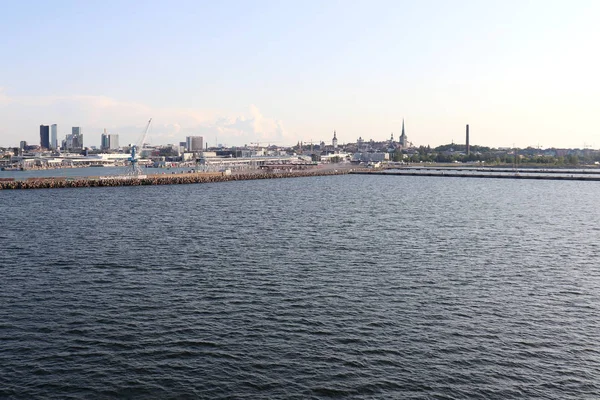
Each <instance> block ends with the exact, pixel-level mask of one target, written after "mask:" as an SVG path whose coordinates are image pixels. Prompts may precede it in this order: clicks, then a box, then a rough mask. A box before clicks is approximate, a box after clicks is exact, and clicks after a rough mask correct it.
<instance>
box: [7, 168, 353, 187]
mask: <svg viewBox="0 0 600 400" xmlns="http://www.w3.org/2000/svg"><path fill="white" fill-rule="evenodd" d="M348 172H350V170H347V169H338V170H332V169H327V170H317V171H290V172H255V173H239V174H231V175H226V174H224V173H220V172H219V173H189V174H174V175H148V176H144V177H135V176H131V177H127V176H114V177H90V178H76V179H73V178H64V177H57V178H29V179H27V180H25V181H17V180H12V179H4V180H0V190H6V189H8V190H10V189H58V188H89V187H108V186H147V185H186V184H194V183H214V182H228V181H240V180H251V179H281V178H299V177H306V176H325V175H344V174H347V173H348Z"/></svg>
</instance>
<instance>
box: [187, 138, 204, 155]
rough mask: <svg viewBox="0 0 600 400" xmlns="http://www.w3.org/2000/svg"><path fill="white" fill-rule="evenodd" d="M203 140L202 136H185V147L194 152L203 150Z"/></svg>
mask: <svg viewBox="0 0 600 400" xmlns="http://www.w3.org/2000/svg"><path fill="white" fill-rule="evenodd" d="M203 141H204V139H203V137H202V136H188V137H186V138H185V148H186V149H187V151H192V152H197V151H202V150H203Z"/></svg>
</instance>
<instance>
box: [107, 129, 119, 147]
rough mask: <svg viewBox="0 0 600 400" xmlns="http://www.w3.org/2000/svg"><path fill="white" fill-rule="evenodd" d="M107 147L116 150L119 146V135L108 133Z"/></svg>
mask: <svg viewBox="0 0 600 400" xmlns="http://www.w3.org/2000/svg"><path fill="white" fill-rule="evenodd" d="M108 148H109V149H111V150H117V149H118V148H119V135H116V134H114V133H111V134H110V135H108Z"/></svg>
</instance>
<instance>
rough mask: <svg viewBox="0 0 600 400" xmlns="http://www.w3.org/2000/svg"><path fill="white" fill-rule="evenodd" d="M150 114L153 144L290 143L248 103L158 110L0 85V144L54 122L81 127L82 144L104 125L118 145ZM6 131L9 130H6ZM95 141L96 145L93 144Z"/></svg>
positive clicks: (29, 136)
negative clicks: (18, 92)
mask: <svg viewBox="0 0 600 400" xmlns="http://www.w3.org/2000/svg"><path fill="white" fill-rule="evenodd" d="M149 118H153V123H152V128H151V130H150V132H149V136H148V141H149V142H151V143H153V144H166V143H177V142H180V141H184V140H185V137H186V136H191V135H204V136H205V141H207V142H208V143H209V145H213V144H216V143H215V140H218V142H219V143H224V144H227V145H243V144H246V143H250V142H265V143H267V142H270V143H276V142H282V144H287V143H288V142H289V143H292V142H293V140H292V138H291V137H289V135H288V134H287V133H286V131H285V129H284V128H283V123H282V122H281V121H278V120H275V119H272V118H269V117H267V116H264V115H263V114H262V113H261V111H260V110H259V108H258V107H257V106H255V105H253V104H252V105H250V106H249V107H248V109H246V110H243V112H239V113H233V112H230V111H217V110H206V109H193V108H158V107H152V106H149V105H147V104H143V103H137V102H127V101H120V100H117V99H113V98H110V97H106V96H90V95H73V96H17V97H9V96H8V95H7V94H6V93H5V91H4V90H3V89H2V88H0V121H2V122H1V123H0V145H13V144H17V143H18V142H19V141H20V140H27V141H30V142H32V143H35V142H37V140H38V132H39V125H40V124H52V123H56V124H58V126H59V135H60V136H61V137H62V136H63V135H65V134H67V133H69V132H70V128H71V126H81V127H82V128H83V132H84V143H85V144H86V145H89V146H94V145H96V146H97V145H99V143H100V134H101V133H102V131H103V129H104V128H106V129H107V130H108V131H109V132H110V133H118V134H119V135H121V136H122V138H121V143H122V144H126V143H133V142H136V141H137V140H138V138H139V136H140V135H141V133H142V132H143V130H144V128H145V126H146V122H147V121H148V119H149ZM8 132H10V134H9V133H8ZM96 142H98V143H96Z"/></svg>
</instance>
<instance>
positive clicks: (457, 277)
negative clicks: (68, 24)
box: [0, 176, 600, 399]
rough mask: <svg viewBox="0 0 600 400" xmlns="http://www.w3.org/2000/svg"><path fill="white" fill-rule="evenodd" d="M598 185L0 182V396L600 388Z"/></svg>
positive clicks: (372, 394) (569, 393)
mask: <svg viewBox="0 0 600 400" xmlns="http://www.w3.org/2000/svg"><path fill="white" fill-rule="evenodd" d="M599 199H600V184H599V183H595V182H555V181H519V180H516V181H508V180H494V179H489V180H488V179H482V180H469V179H452V178H423V177H396V176H333V177H315V178H298V179H281V180H269V181H240V182H227V183H218V184H204V185H175V186H148V187H118V188H92V189H58V190H52V189H49V190H31V191H14V192H13V191H4V192H0V221H1V222H0V228H1V229H0V274H1V276H0V398H23V399H30V398H55V399H64V398H113V397H118V398H124V397H125V398H127V397H130V398H327V397H340V398H440V399H443V398H457V399H458V398H490V399H510V398H555V399H568V398H577V399H580V398H598V396H599V395H600V345H599V343H600V296H599V295H600V266H599V265H600V256H599V254H600V247H599V239H600V213H599V209H598V201H599Z"/></svg>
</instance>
